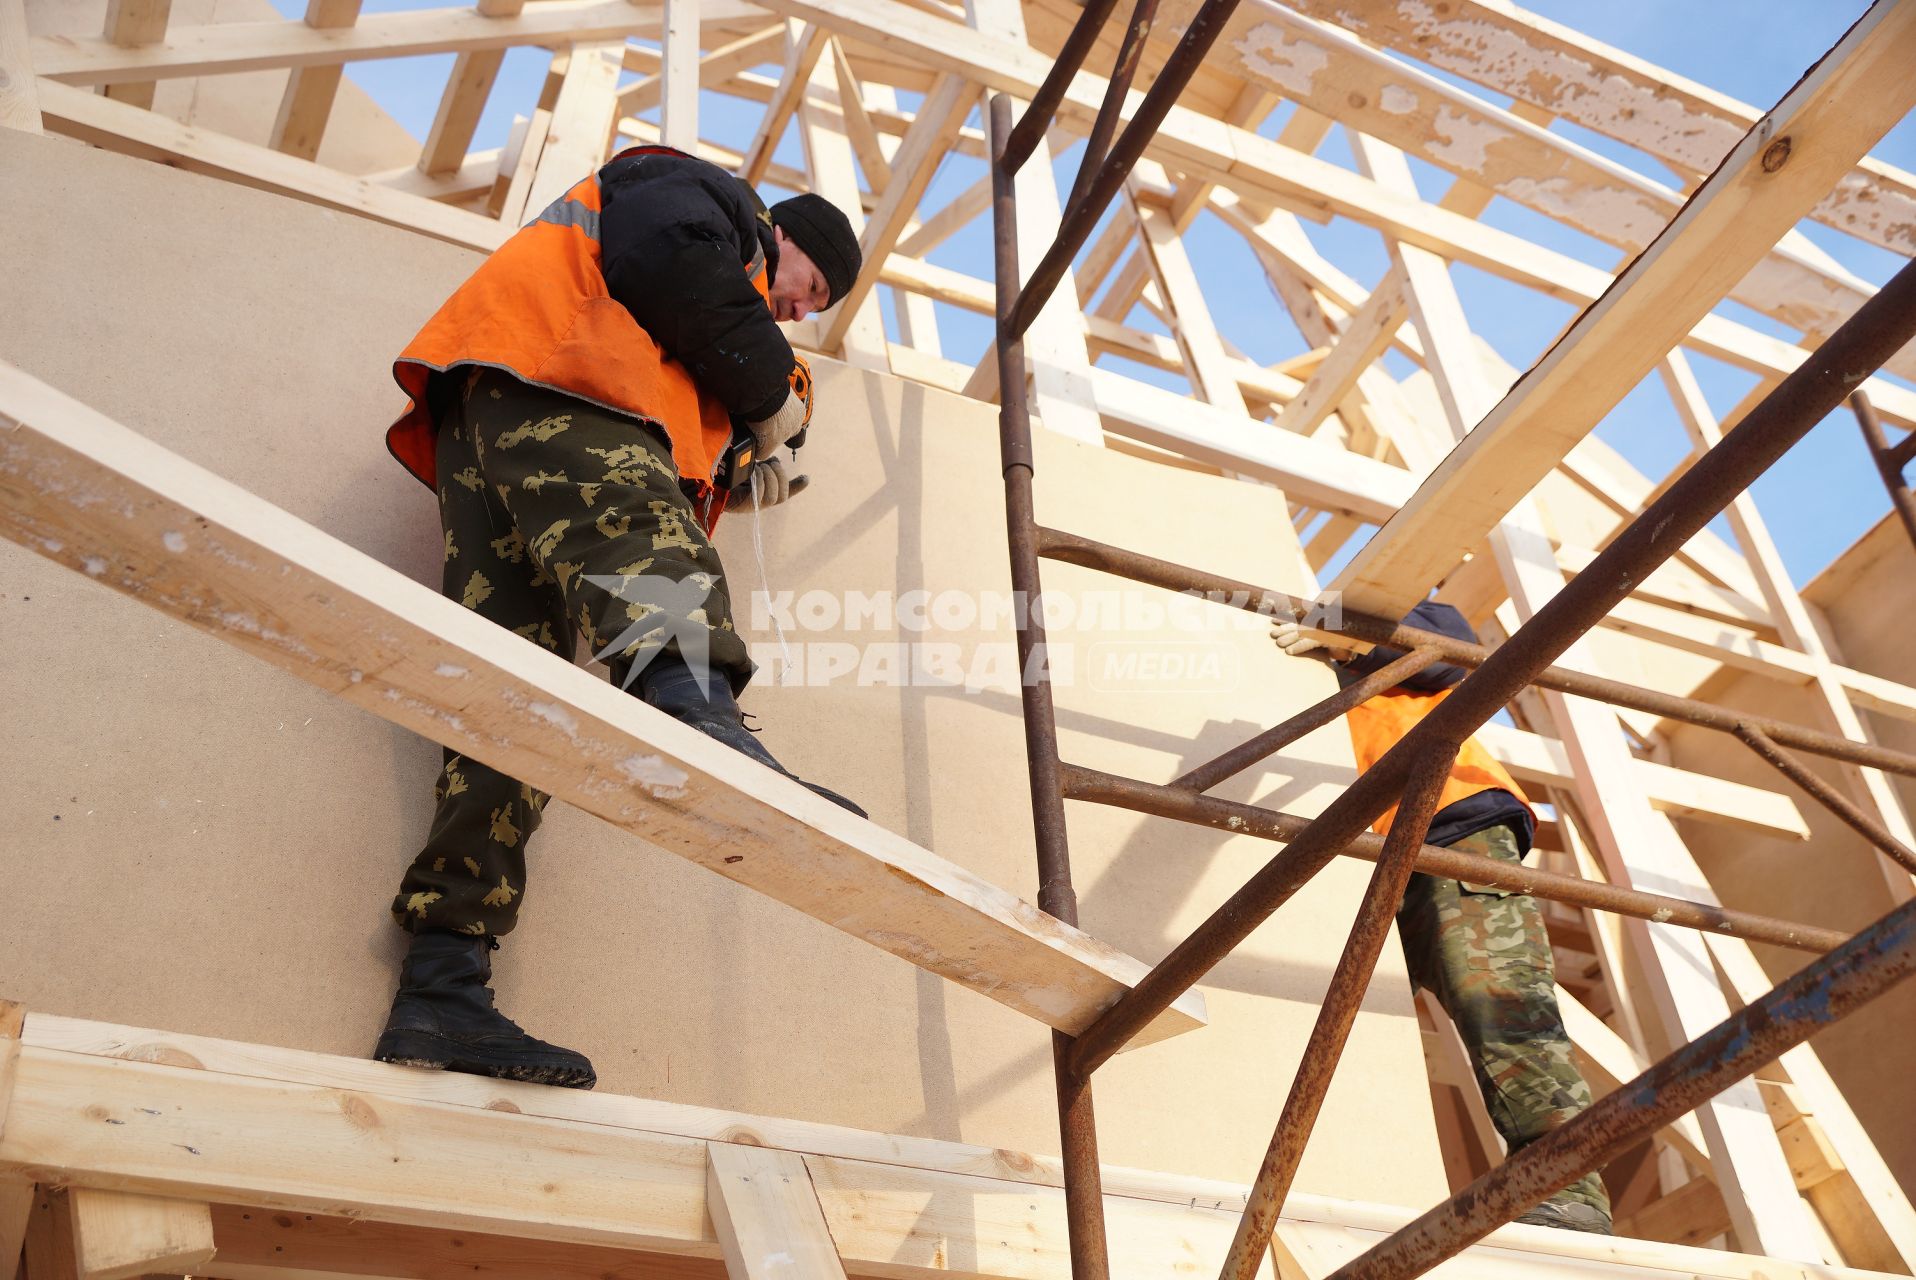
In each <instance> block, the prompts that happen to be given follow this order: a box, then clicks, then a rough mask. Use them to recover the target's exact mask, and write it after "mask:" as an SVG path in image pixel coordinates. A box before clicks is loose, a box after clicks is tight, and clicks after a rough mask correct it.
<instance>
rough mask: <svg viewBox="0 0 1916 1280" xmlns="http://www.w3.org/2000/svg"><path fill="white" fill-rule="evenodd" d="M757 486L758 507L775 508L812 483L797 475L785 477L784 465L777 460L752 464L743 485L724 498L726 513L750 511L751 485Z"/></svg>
mask: <svg viewBox="0 0 1916 1280" xmlns="http://www.w3.org/2000/svg"><path fill="white" fill-rule="evenodd" d="M754 482H756V483H757V485H758V507H759V510H761V511H763V510H764V509H765V508H766V507H776V506H777V505H778V504H779V503H781V502H784V501H785V500H786V499H788V498H791V497H794V496H796V495H797V494H799V493H800V492H802V491H803V490H804V488H805V486H806V485H808V484H810V483H811V482H812V478H811V477H810V476H804V475H798V476H792V477H791V478H790V479H787V478H786V475H785V464H784V463H783V462H781V461H780V460H779V459H777V458H768V459H766V460H765V461H764V462H754V463H753V464H752V467H751V470H750V471H748V472H746V475H745V483H744V484H742V485H740V486H738V488H736V489H734V490H732V492H731V494H730V496H728V497H727V498H726V501H725V509H726V510H727V511H741V510H742V511H750V510H751V509H752V485H753V483H754Z"/></svg>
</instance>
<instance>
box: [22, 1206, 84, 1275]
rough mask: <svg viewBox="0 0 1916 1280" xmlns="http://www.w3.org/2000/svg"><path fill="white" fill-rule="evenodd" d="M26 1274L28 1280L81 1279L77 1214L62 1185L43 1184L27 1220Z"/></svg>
mask: <svg viewBox="0 0 1916 1280" xmlns="http://www.w3.org/2000/svg"><path fill="white" fill-rule="evenodd" d="M26 1275H27V1277H28V1280H42V1277H47V1278H48V1280H79V1277H80V1269H79V1267H78V1265H77V1264H76V1263H75V1261H74V1257H73V1215H72V1214H71V1213H70V1212H69V1211H68V1209H67V1192H66V1189H65V1188H62V1187H41V1188H40V1189H39V1194H38V1195H37V1196H35V1197H34V1200H33V1216H32V1217H31V1218H30V1219H29V1220H28V1222H27V1244H26Z"/></svg>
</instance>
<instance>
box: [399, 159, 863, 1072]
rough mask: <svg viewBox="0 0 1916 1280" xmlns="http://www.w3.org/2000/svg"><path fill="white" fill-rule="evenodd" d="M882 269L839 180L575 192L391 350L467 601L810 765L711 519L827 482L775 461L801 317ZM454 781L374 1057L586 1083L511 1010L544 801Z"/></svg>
mask: <svg viewBox="0 0 1916 1280" xmlns="http://www.w3.org/2000/svg"><path fill="white" fill-rule="evenodd" d="M859 266H860V251H859V245H858V238H857V236H856V235H854V234H853V232H852V229H851V224H850V223H849V222H848V221H847V219H846V217H845V215H844V214H843V213H842V212H840V211H839V210H838V209H836V208H834V207H833V206H832V205H831V204H829V203H828V202H826V201H825V200H823V199H822V198H820V197H818V196H815V195H803V196H798V197H795V198H794V199H791V200H787V201H784V202H783V203H781V204H778V205H776V206H774V207H772V208H771V209H769V210H768V209H767V208H766V207H765V205H764V204H763V203H762V202H761V201H760V200H759V198H758V196H757V194H756V193H755V192H754V191H753V190H752V189H751V187H749V186H747V185H746V184H745V183H744V182H743V181H741V180H740V179H738V178H735V177H733V176H732V175H731V174H729V173H727V172H725V171H724V170H722V169H720V168H718V167H717V166H716V165H712V164H708V163H706V162H705V161H703V160H698V159H694V158H693V157H691V156H688V155H685V154H683V153H681V152H678V151H674V150H671V149H669V148H665V147H639V148H634V149H632V150H630V151H626V152H622V153H621V154H620V155H618V156H616V157H614V158H613V159H612V161H611V162H610V163H609V164H607V165H606V166H605V167H604V168H602V169H600V170H599V171H598V172H597V173H595V174H591V175H589V176H587V177H586V178H584V179H582V180H581V181H580V182H578V183H577V184H575V185H574V186H573V187H572V188H571V190H569V191H567V192H566V193H565V194H564V195H562V196H561V197H560V198H559V199H557V200H555V201H553V203H552V204H551V205H550V206H549V207H547V208H546V209H545V210H544V211H543V212H542V213H540V214H539V216H538V217H537V218H535V219H534V220H533V221H532V222H530V223H529V224H527V225H526V226H525V227H524V228H522V229H521V230H520V231H519V232H518V233H517V234H515V235H514V236H513V237H512V238H511V239H509V240H508V241H506V243H505V244H503V245H502V246H500V248H499V249H498V250H497V251H496V252H495V253H494V254H493V255H492V256H491V257H490V258H489V259H487V261H486V262H485V263H484V264H483V265H482V266H481V267H480V268H479V269H478V270H477V271H475V272H474V273H473V275H472V276H471V278H469V279H468V280H467V281H466V282H465V283H464V284H463V285H461V286H460V287H459V289H458V290H457V291H456V292H455V293H454V294H453V295H452V297H451V298H449V299H448V300H447V301H446V303H445V304H444V305H443V306H441V307H440V309H439V311H438V312H437V313H436V314H435V315H434V316H433V317H432V319H431V320H429V321H428V322H427V323H426V326H425V328H423V329H422V330H420V332H419V335H418V336H417V337H415V338H414V339H413V340H412V342H411V343H410V344H409V345H408V346H407V347H406V349H405V351H404V352H402V353H401V354H400V356H399V358H398V360H397V361H395V363H394V365H393V376H394V377H395V378H396V379H397V380H398V382H399V385H400V386H401V388H403V389H404V390H405V392H406V393H407V395H408V396H409V397H411V399H410V403H408V405H407V406H406V411H405V413H403V414H402V415H401V416H400V418H399V420H398V421H397V422H395V423H394V424H393V426H392V428H391V429H390V430H389V431H388V432H387V444H388V447H389V448H390V449H391V450H392V453H393V456H394V457H395V458H397V459H398V460H399V461H400V463H401V464H403V465H404V466H405V467H406V469H407V470H409V471H410V472H412V474H413V475H414V476H416V477H417V478H418V479H419V480H420V481H422V482H423V483H424V484H426V485H427V486H428V487H430V488H431V489H432V490H433V491H434V492H435V494H436V495H437V497H438V502H439V514H440V522H441V525H442V527H443V534H444V557H445V570H444V577H443V589H444V591H445V594H447V595H448V596H450V597H452V598H453V599H455V600H459V601H460V602H461V603H463V604H464V605H465V606H466V607H467V608H469V609H472V610H473V611H475V612H476V613H478V614H479V615H480V616H482V617H484V618H487V619H489V620H490V621H493V622H496V623H498V624H499V625H500V626H502V627H505V628H507V629H509V630H511V631H512V632H514V633H515V634H517V635H520V636H523V637H524V638H525V639H526V640H527V641H528V642H529V643H533V644H537V645H540V646H542V647H544V648H546V649H548V650H550V651H552V652H554V653H556V654H559V655H560V656H562V657H564V658H566V659H568V660H570V659H572V658H573V656H574V653H575V651H576V645H577V640H576V637H577V636H579V635H583V636H584V637H585V639H586V642H587V643H588V645H590V646H591V654H592V656H593V657H595V658H598V659H600V660H601V661H603V662H604V663H605V664H606V666H607V667H608V668H609V669H610V671H611V674H612V678H613V680H614V681H615V682H616V683H617V684H618V685H619V686H620V687H621V688H627V689H630V690H632V691H633V692H634V693H635V694H636V695H638V696H639V697H641V698H643V699H644V700H645V701H646V702H648V703H650V704H651V705H653V706H655V707H657V708H658V709H659V710H661V711H663V712H665V713H666V714H668V715H671V716H673V717H675V718H677V719H678V720H681V721H683V722H684V723H686V724H689V725H691V726H693V727H695V728H697V729H699V730H701V731H703V732H704V733H706V734H708V735H710V736H711V737H714V738H716V739H718V740H719V741H721V742H724V743H725V744H727V745H728V746H731V747H733V748H735V749H736V750H738V751H740V752H742V753H744V754H746V755H748V756H751V757H752V758H753V759H755V760H757V761H758V762H759V763H761V764H763V765H766V766H768V767H769V768H772V769H775V770H777V771H779V772H781V773H784V774H786V776H788V777H790V776H793V775H791V773H790V771H789V770H786V769H785V768H784V766H782V765H780V764H779V763H778V761H777V760H776V759H775V758H774V757H773V756H772V755H771V753H770V752H769V751H767V750H766V749H765V748H764V747H762V746H760V745H759V744H758V741H757V740H756V738H755V737H754V736H753V734H752V733H751V732H750V731H748V730H747V729H746V728H745V727H744V725H743V723H742V722H741V717H740V712H739V708H738V703H737V701H736V695H737V694H738V693H739V692H740V691H741V690H743V689H744V687H745V685H746V682H747V681H749V680H750V679H751V676H752V662H751V660H750V658H749V657H747V654H746V646H745V642H744V640H743V638H742V637H740V636H739V634H738V632H737V630H736V629H735V627H734V626H733V621H732V606H731V599H730V595H729V593H728V591H727V588H726V580H725V569H724V566H723V565H721V564H720V563H719V557H718V552H717V551H716V550H714V549H713V547H712V543H711V540H710V534H711V532H712V529H713V527H714V526H715V525H716V524H717V522H718V519H719V516H720V514H721V513H722V512H723V511H724V510H725V509H726V508H727V507H728V506H738V505H740V504H741V503H744V504H749V505H754V506H770V505H776V504H777V503H780V502H783V501H785V500H786V499H787V498H789V497H790V496H791V495H793V494H795V493H797V492H798V491H799V490H800V489H802V488H803V487H804V486H805V482H806V478H805V477H804V476H795V477H791V478H789V479H788V478H787V476H786V474H785V470H784V464H783V462H782V461H781V460H780V459H778V458H777V457H776V456H775V454H776V452H777V450H778V449H779V448H781V447H783V446H786V445H791V446H793V447H796V445H797V443H798V442H799V440H800V439H801V438H802V437H803V434H804V432H805V430H806V428H807V426H808V425H809V423H810V420H811V411H812V390H811V373H810V371H809V369H807V368H806V366H805V363H804V362H803V361H802V360H800V359H799V358H798V357H797V356H795V355H794V354H793V352H792V348H791V346H790V344H789V343H788V342H787V341H786V339H785V335H784V334H783V333H782V332H781V331H780V330H779V327H778V325H779V322H781V321H788V320H802V319H804V318H805V317H806V316H807V315H810V314H812V313H813V312H817V311H823V310H825V309H826V308H828V307H830V306H831V305H832V304H833V303H834V302H836V301H837V300H839V299H840V298H842V297H844V296H845V294H846V292H847V291H848V290H849V289H850V288H851V287H852V284H853V282H854V281H855V280H856V278H857V276H858V271H859ZM800 781H803V780H802V779H800ZM805 785H806V786H809V787H811V789H812V790H814V791H816V792H818V793H819V794H820V795H823V796H824V797H826V798H827V799H829V800H832V801H834V802H836V803H838V804H841V805H843V806H844V807H846V808H847V809H850V810H852V811H853V812H855V813H858V814H859V815H860V816H861V817H862V816H863V814H864V811H863V810H861V809H859V808H858V806H856V805H854V804H852V803H851V802H850V801H849V800H846V799H845V798H844V797H842V796H839V795H836V794H834V793H833V792H831V791H827V790H826V789H825V788H823V787H820V786H817V785H815V784H812V783H805ZM434 798H435V802H436V806H437V807H436V811H435V813H434V817H433V823H432V828H431V832H430V834H429V835H428V837H427V839H426V843H425V846H424V848H422V849H421V850H420V851H419V854H418V856H417V857H415V858H414V859H413V862H412V865H411V866H410V867H409V868H408V869H407V871H406V875H405V878H404V880H403V881H402V883H401V885H400V889H399V893H398V895H397V896H396V897H395V898H394V899H393V904H392V912H393V916H394V919H395V920H397V921H398V923H399V924H400V926H401V927H402V928H404V929H405V930H406V931H407V932H408V933H409V934H410V935H411V939H410V942H409V944H408V951H407V954H406V959H405V962H404V964H403V966H402V968H401V971H400V981H399V991H398V994H397V995H396V996H395V997H394V1001H393V1007H392V1012H391V1014H390V1016H389V1017H388V1019H387V1023H386V1027H385V1029H384V1031H383V1032H382V1033H381V1035H380V1037H379V1043H378V1045H377V1046H376V1047H375V1049H374V1051H373V1056H374V1057H376V1058H378V1059H380V1060H381V1061H385V1062H398V1063H406V1064H411V1065H417V1066H427V1067H437V1068H443V1069H450V1070H455V1071H469V1072H474V1073H476V1074H480V1075H489V1076H499V1077H504V1078H508V1079H515V1080H533V1081H539V1082H543V1083H548V1084H560V1085H571V1086H576V1087H588V1088H589V1087H590V1086H591V1085H592V1084H593V1083H594V1081H595V1075H594V1072H593V1069H592V1064H591V1062H590V1061H589V1060H588V1059H587V1058H586V1057H585V1055H584V1054H581V1053H578V1052H576V1051H574V1050H571V1049H565V1048H561V1047H559V1046H557V1045H553V1044H548V1043H547V1042H545V1041H543V1040H538V1039H535V1038H534V1037H532V1036H530V1035H528V1034H527V1033H526V1032H525V1031H523V1030H521V1029H520V1028H519V1027H518V1025H517V1024H515V1023H513V1022H512V1021H511V1020H510V1019H508V1018H506V1017H505V1016H504V1015H503V1014H501V1013H499V1012H498V1011H497V1010H496V1009H494V1008H493V1003H492V991H491V988H490V983H491V977H492V961H491V952H492V951H493V950H494V949H496V948H497V946H498V943H497V941H496V939H497V938H498V937H499V936H500V935H501V934H504V933H507V932H509V931H510V930H511V929H512V927H513V924H514V923H515V922H516V920H517V917H518V911H519V906H520V903H521V902H522V901H523V898H524V895H525V892H526V856H525V851H526V843H527V841H528V840H530V839H531V836H532V833H533V832H534V831H535V830H536V829H537V828H538V826H539V820H540V813H541V811H542V810H543V809H544V807H545V803H546V796H545V795H543V794H542V793H540V792H538V791H535V790H534V789H533V788H531V787H529V786H526V785H525V784H523V783H520V782H519V781H517V780H515V779H513V778H510V777H507V776H506V775H505V774H502V773H500V772H498V771H497V770H495V769H491V768H489V767H488V766H486V765H484V764H482V763H480V762H479V761H477V760H473V759H470V758H467V757H464V756H462V755H461V754H460V753H458V752H455V751H451V750H448V751H447V752H446V753H445V761H444V765H443V767H442V769H441V771H440V775H439V779H438V784H437V787H436V789H435V792H434Z"/></svg>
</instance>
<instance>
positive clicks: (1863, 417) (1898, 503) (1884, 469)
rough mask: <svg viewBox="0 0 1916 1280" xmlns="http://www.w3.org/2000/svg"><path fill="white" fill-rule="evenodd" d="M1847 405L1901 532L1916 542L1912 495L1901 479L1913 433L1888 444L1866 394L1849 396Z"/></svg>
mask: <svg viewBox="0 0 1916 1280" xmlns="http://www.w3.org/2000/svg"><path fill="white" fill-rule="evenodd" d="M1849 407H1850V409H1851V410H1853V411H1854V412H1855V414H1856V425H1857V426H1859V427H1861V428H1862V429H1863V439H1864V441H1865V442H1866V443H1868V445H1869V456H1870V460H1871V461H1872V462H1874V463H1875V464H1876V473H1877V474H1878V475H1880V476H1882V477H1883V487H1884V488H1885V489H1887V490H1889V500H1890V502H1891V503H1892V504H1894V506H1895V507H1896V515H1897V518H1898V519H1900V520H1901V521H1902V522H1903V532H1905V533H1907V534H1908V535H1909V540H1910V543H1911V544H1912V545H1916V494H1912V493H1911V492H1910V490H1909V485H1908V483H1907V482H1905V481H1904V479H1903V468H1904V467H1906V466H1908V465H1909V460H1910V457H1911V455H1912V454H1916V432H1911V433H1910V434H1909V435H1907V436H1905V437H1904V438H1903V440H1902V441H1901V443H1899V444H1895V445H1891V444H1890V442H1889V437H1888V436H1886V435H1884V433H1883V423H1882V420H1881V419H1880V418H1878V417H1877V416H1876V406H1875V405H1873V404H1871V403H1870V402H1869V396H1868V395H1867V394H1866V393H1864V392H1861V391H1858V392H1857V393H1856V394H1855V395H1853V396H1851V397H1850V398H1849Z"/></svg>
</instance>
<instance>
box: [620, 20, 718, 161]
mask: <svg viewBox="0 0 1916 1280" xmlns="http://www.w3.org/2000/svg"><path fill="white" fill-rule="evenodd" d="M699 4H700V0H665V32H664V36H663V47H664V52H665V63H664V65H663V66H662V67H660V68H659V92H660V94H661V98H662V105H661V109H660V115H659V128H660V131H661V134H662V136H663V137H664V139H665V145H666V146H668V147H677V148H678V149H679V150H681V151H685V152H691V153H696V152H697V151H698V145H699V82H700V69H699ZM616 90H617V86H616V85H615V86H614V91H615V93H616ZM620 105H621V106H623V104H620ZM615 110H616V108H615Z"/></svg>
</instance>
